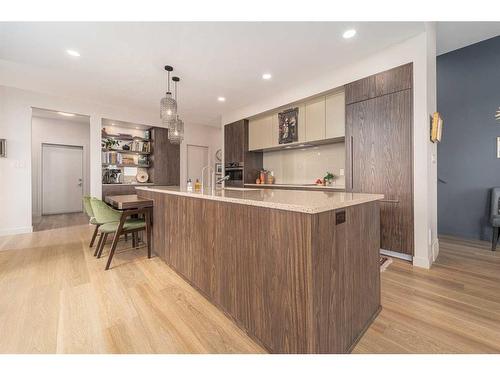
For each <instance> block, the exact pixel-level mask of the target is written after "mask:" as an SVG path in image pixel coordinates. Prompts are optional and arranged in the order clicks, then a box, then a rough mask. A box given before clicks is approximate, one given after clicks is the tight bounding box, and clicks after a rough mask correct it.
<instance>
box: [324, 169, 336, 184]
mask: <svg viewBox="0 0 500 375" xmlns="http://www.w3.org/2000/svg"><path fill="white" fill-rule="evenodd" d="M334 179H335V175H334V174H333V173H332V172H326V176H325V177H323V180H324V181H325V185H326V186H331V185H333V180H334Z"/></svg>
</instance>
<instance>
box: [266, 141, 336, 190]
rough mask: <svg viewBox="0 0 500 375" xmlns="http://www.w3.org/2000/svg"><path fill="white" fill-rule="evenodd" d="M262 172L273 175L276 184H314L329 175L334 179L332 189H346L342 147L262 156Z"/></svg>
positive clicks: (303, 149) (284, 151)
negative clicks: (339, 187)
mask: <svg viewBox="0 0 500 375" xmlns="http://www.w3.org/2000/svg"><path fill="white" fill-rule="evenodd" d="M263 165H264V169H267V170H270V171H274V177H275V182H276V183H277V184H313V183H314V182H315V181H316V179H318V178H323V177H324V176H325V175H326V172H332V173H333V174H334V175H335V176H337V178H336V179H335V183H334V185H336V186H341V187H344V186H345V176H340V169H345V144H344V143H334V144H328V145H322V146H314V147H308V148H302V149H288V150H280V151H270V152H264V160H263Z"/></svg>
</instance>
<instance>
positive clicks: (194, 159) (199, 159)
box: [187, 145, 210, 184]
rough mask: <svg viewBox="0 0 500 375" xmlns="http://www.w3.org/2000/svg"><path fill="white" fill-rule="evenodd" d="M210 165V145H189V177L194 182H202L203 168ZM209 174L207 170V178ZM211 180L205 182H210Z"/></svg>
mask: <svg viewBox="0 0 500 375" xmlns="http://www.w3.org/2000/svg"><path fill="white" fill-rule="evenodd" d="M207 165H208V147H206V146H196V145H187V178H188V179H191V181H193V184H194V182H195V181H196V179H198V180H199V181H200V182H201V170H202V169H203V167H205V166H207ZM207 176H209V174H207V172H206V171H205V178H207ZM209 183H210V182H209V180H208V181H206V182H205V184H209Z"/></svg>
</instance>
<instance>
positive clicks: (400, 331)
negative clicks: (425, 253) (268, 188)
mask: <svg viewBox="0 0 500 375" xmlns="http://www.w3.org/2000/svg"><path fill="white" fill-rule="evenodd" d="M91 232H92V228H91V227H89V226H87V225H85V226H75V227H68V228H63V229H54V230H46V231H43V232H37V233H33V234H26V235H17V236H8V237H0V332H1V334H0V353H255V352H256V353H260V352H264V350H263V349H262V348H261V347H259V346H258V345H257V344H256V343H254V342H253V341H252V340H251V339H250V338H249V337H248V336H246V334H245V333H244V332H242V331H241V330H240V329H239V328H238V327H236V325H235V324H234V323H233V322H232V321H231V320H230V319H228V318H227V317H226V316H225V315H224V314H223V313H221V312H220V311H219V310H218V309H217V308H215V307H214V306H212V305H211V304H210V303H209V302H208V301H206V300H205V299H204V298H203V297H202V296H201V295H200V294H199V293H198V292H196V291H195V290H194V289H193V288H192V287H191V286H189V285H188V284H187V283H186V282H185V281H184V280H183V279H182V278H180V277H179V276H178V275H176V274H175V273H174V272H173V271H172V270H171V269H170V268H169V267H168V266H166V264H164V263H163V262H162V261H161V260H160V259H159V258H153V259H147V257H146V253H145V251H144V250H139V251H122V252H120V253H118V254H117V255H116V256H115V260H114V262H113V268H112V269H111V270H109V271H106V272H105V271H104V263H105V258H103V259H100V260H97V259H95V258H93V257H92V254H91V250H90V249H89V248H88V240H89V238H90V235H91ZM127 245H128V244H126V243H122V244H121V246H122V247H124V246H127ZM488 246H489V244H488V243H483V242H478V241H460V240H456V239H453V238H442V239H441V252H440V255H439V258H438V261H437V262H436V263H435V265H434V266H433V268H432V269H431V270H423V269H417V268H413V267H412V266H411V265H409V264H408V263H405V262H402V261H394V262H393V263H392V264H391V265H390V266H389V267H388V269H387V270H386V271H385V272H383V273H382V305H383V310H382V312H381V313H380V315H379V316H378V318H377V319H376V320H375V322H374V323H373V324H372V326H371V327H370V328H369V329H368V331H367V332H366V333H365V335H364V336H363V338H362V339H361V340H360V342H359V343H358V345H357V346H356V348H355V349H354V353H455V352H465V353H477V352H487V353H490V352H497V353H498V352H500V255H499V253H492V252H490V251H489V250H488Z"/></svg>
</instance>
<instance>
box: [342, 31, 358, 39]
mask: <svg viewBox="0 0 500 375" xmlns="http://www.w3.org/2000/svg"><path fill="white" fill-rule="evenodd" d="M354 35H356V30H354V29H349V30H346V31H344V33H343V34H342V36H343V37H344V39H349V38H352V37H353V36H354Z"/></svg>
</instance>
